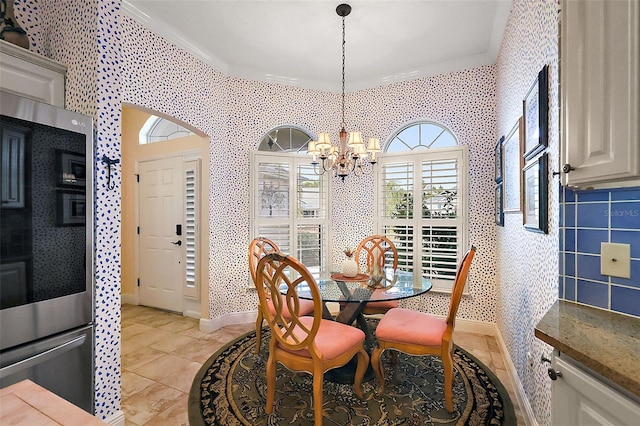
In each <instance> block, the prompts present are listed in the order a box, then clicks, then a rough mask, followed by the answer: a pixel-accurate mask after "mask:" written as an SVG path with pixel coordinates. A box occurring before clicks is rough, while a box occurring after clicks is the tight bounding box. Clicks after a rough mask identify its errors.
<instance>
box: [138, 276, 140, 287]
mask: <svg viewBox="0 0 640 426" xmlns="http://www.w3.org/2000/svg"><path fill="white" fill-rule="evenodd" d="M138 287H140V278H138Z"/></svg>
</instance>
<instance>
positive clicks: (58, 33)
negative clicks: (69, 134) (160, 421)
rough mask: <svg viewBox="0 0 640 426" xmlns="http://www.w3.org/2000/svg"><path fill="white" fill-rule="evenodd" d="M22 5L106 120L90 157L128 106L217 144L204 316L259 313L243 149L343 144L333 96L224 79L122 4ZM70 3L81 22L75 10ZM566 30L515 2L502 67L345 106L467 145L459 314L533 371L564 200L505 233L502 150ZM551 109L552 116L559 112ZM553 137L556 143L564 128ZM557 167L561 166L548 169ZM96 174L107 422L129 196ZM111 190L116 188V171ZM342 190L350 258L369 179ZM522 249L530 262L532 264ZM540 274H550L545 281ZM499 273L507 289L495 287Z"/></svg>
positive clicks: (111, 151)
mask: <svg viewBox="0 0 640 426" xmlns="http://www.w3.org/2000/svg"><path fill="white" fill-rule="evenodd" d="M16 3H17V10H18V11H19V14H22V17H23V18H24V17H27V16H28V17H29V20H28V22H29V25H27V26H25V28H26V29H27V31H30V32H31V33H33V35H31V33H30V37H31V39H32V49H33V50H35V51H37V52H39V53H42V54H44V55H46V56H50V57H52V58H53V59H57V60H59V61H61V62H63V63H65V64H67V66H68V67H69V79H68V82H67V85H68V88H67V89H68V90H67V106H68V107H69V108H70V109H74V110H76V111H79V112H84V113H86V114H91V115H93V116H94V117H95V118H96V123H97V128H98V139H97V147H96V158H100V157H101V156H102V154H107V155H109V156H111V157H113V158H119V156H120V146H119V144H120V142H119V134H120V105H121V102H130V103H132V104H135V105H140V106H143V107H145V108H149V109H152V110H156V111H159V112H162V113H165V114H168V115H170V116H173V117H176V118H178V119H179V120H182V121H184V122H187V123H189V124H191V125H193V126H194V127H196V128H198V129H200V130H202V131H203V132H205V133H207V134H209V135H210V136H211V164H210V167H209V174H210V181H211V187H210V197H211V198H210V216H209V224H210V234H211V235H210V237H211V238H210V239H211V247H210V253H209V258H210V264H209V269H210V282H209V293H210V306H209V317H210V318H216V317H219V316H222V315H224V314H227V313H232V312H244V311H250V310H253V309H254V308H255V295H253V294H251V293H246V292H245V291H244V288H245V287H246V285H247V283H248V273H247V270H246V265H245V262H246V260H245V257H246V245H247V243H248V241H249V226H248V220H249V199H248V189H247V188H248V182H249V176H248V173H247V167H248V164H249V151H250V150H252V149H255V148H256V147H257V145H258V143H259V141H260V139H261V137H262V135H263V134H264V133H265V132H266V131H268V130H270V129H271V128H273V127H276V126H278V125H285V124H291V125H296V126H300V127H302V128H304V129H308V130H310V131H311V132H312V133H317V132H319V131H321V130H325V129H327V130H328V131H332V132H333V133H332V137H334V138H337V131H338V126H339V124H340V123H339V106H340V103H339V96H338V95H336V94H330V93H323V92H319V91H313V90H305V89H300V88H293V87H287V86H282V85H277V84H270V83H263V82H256V81H247V80H242V79H235V78H229V77H226V76H224V75H222V74H221V73H219V72H218V71H216V70H214V69H212V68H211V67H209V66H207V65H205V64H204V63H202V62H200V61H199V60H197V59H195V58H193V57H192V56H190V55H189V54H187V53H185V52H183V51H180V50H179V49H177V48H176V47H175V46H173V45H171V44H170V43H167V42H166V41H164V40H163V39H161V38H159V37H157V36H156V35H154V34H152V33H151V32H150V31H148V30H146V29H145V28H143V27H141V26H140V25H139V24H137V23H136V22H134V21H132V20H130V19H128V18H127V17H122V16H120V14H119V7H120V2H119V1H117V0H115V1H103V0H93V1H87V2H77V1H71V0H65V1H61V2H47V4H46V5H42V4H40V3H42V2H38V1H37V0H26V1H17V2H16ZM70 5H72V6H73V10H74V13H67V12H66V9H65V8H66V7H69V6H70ZM20 22H27V20H25V19H21V20H20ZM556 25H557V23H556V11H555V3H553V2H541V1H535V2H534V1H532V0H528V1H525V0H516V1H515V2H514V5H513V11H512V14H511V18H510V21H509V25H508V27H507V33H506V35H505V40H504V42H503V46H502V50H501V53H500V58H499V61H498V64H497V66H485V67H480V68H476V69H471V70H465V71H461V72H456V73H451V74H446V75H439V76H434V77H431V78H425V79H420V80H414V81H410V82H402V83H396V84H393V85H390V86H384V87H379V88H374V89H370V90H364V91H359V92H354V93H350V94H348V96H347V124H348V126H349V127H351V128H358V129H359V130H361V131H362V132H363V133H364V134H365V135H376V136H378V137H380V138H381V139H382V140H386V139H388V138H389V137H390V136H391V135H392V134H393V132H394V131H395V130H397V129H398V128H400V127H402V126H403V125H405V124H407V123H410V122H413V121H416V120H419V119H429V120H433V121H436V122H438V123H441V124H443V125H445V126H447V127H448V128H449V129H451V130H452V131H453V133H454V134H455V135H456V136H457V137H458V139H459V140H460V141H461V143H463V144H466V145H467V146H468V147H469V158H470V168H471V170H470V179H469V181H470V199H469V214H470V224H471V228H470V237H471V242H472V243H474V244H475V245H476V246H477V247H478V256H476V260H475V262H474V265H473V267H472V270H471V275H470V289H471V295H470V296H469V297H467V298H465V300H463V302H462V305H461V307H460V311H459V315H460V316H461V317H462V318H468V319H474V320H483V321H497V322H498V324H499V326H500V328H501V331H502V333H503V335H504V336H505V340H506V343H507V345H508V348H509V350H510V353H511V356H512V357H513V359H514V363H515V364H516V366H517V368H518V370H519V371H520V372H526V371H527V368H526V366H525V359H526V352H527V351H529V350H530V351H533V352H534V353H535V355H536V356H539V355H540V354H541V353H542V352H543V350H544V351H546V348H541V347H539V345H538V346H536V342H535V339H534V338H533V326H534V325H535V322H536V321H537V319H538V318H539V317H540V316H541V315H542V314H543V313H544V311H545V310H546V308H547V307H548V306H549V305H550V304H551V303H552V302H553V300H554V299H555V298H556V297H557V294H558V289H557V255H556V254H555V253H557V241H558V240H557V235H558V234H557V226H556V224H557V218H558V212H557V204H558V203H557V200H558V194H557V188H556V189H554V188H553V187H554V185H551V186H552V190H551V193H550V197H551V203H550V204H551V206H552V207H551V212H550V224H551V226H550V229H551V231H550V234H549V235H548V236H545V235H540V234H533V233H528V232H525V231H524V230H523V229H522V227H521V226H520V224H519V223H518V220H519V218H518V217H517V216H516V215H508V217H507V219H506V226H505V227H504V228H499V229H498V230H497V231H496V226H495V225H494V223H493V202H492V200H493V185H492V177H493V146H494V144H495V141H496V140H497V137H498V136H499V135H501V134H504V133H506V132H508V130H509V129H510V128H511V127H512V126H513V124H514V123H515V120H516V119H517V118H518V117H519V116H520V107H521V103H520V102H521V99H522V97H523V96H524V93H525V92H526V90H527V89H528V87H529V86H530V84H531V82H532V80H533V78H534V77H535V75H536V73H537V72H538V70H539V68H541V66H542V65H543V64H545V63H548V64H550V65H551V76H552V77H551V81H552V98H554V91H555V90H556V87H557V60H556V59H555V58H556V57H557V52H556V48H555V30H556ZM120 48H121V51H120ZM177 58H179V62H177ZM120 67H121V69H120ZM496 94H497V95H496ZM551 110H552V114H551V115H552V117H556V116H557V104H555V102H552V105H551ZM553 111H556V113H553ZM551 133H552V134H555V133H557V120H556V119H555V118H554V120H553V122H552V124H551ZM557 146H558V141H557V138H555V137H552V139H551V141H550V148H549V150H550V152H552V153H555V152H557ZM220 152H222V153H224V156H221V155H219V154H218V153H220ZM552 157H554V155H552ZM556 166H557V165H556V164H555V160H552V166H551V167H556ZM96 172H97V175H98V176H97V186H98V191H97V200H96V203H97V205H96V220H97V235H96V256H97V266H96V275H97V283H96V304H97V306H96V324H97V327H96V361H97V364H96V379H97V381H96V387H97V390H96V407H97V413H98V416H102V417H107V416H110V415H113V414H114V413H116V412H117V411H118V410H119V407H120V357H119V355H120V354H119V351H120V335H119V326H120V317H119V307H120V300H119V297H120V294H119V292H120V286H119V275H120V268H119V263H120V258H119V242H120V237H119V232H120V230H119V189H116V190H115V191H106V190H105V188H104V183H105V182H104V181H105V174H104V169H103V168H102V167H101V165H100V164H98V163H97V162H96ZM115 183H116V187H117V188H118V187H119V183H120V176H119V171H116V176H115ZM332 184H333V187H334V191H333V203H332V215H333V218H334V222H335V223H336V226H335V228H334V229H333V230H332V231H333V241H334V242H335V246H336V247H339V248H341V247H342V246H343V245H345V243H348V244H351V245H353V244H354V243H355V242H356V241H357V240H358V239H359V238H360V236H361V235H365V234H367V233H370V232H371V231H373V229H374V226H375V225H374V222H373V219H372V218H371V216H372V211H373V206H372V204H371V200H372V192H373V183H372V180H371V178H367V177H364V178H360V179H353V180H348V181H347V182H345V184H342V183H341V182H340V181H338V180H336V181H334V182H332ZM338 185H340V186H338ZM496 232H497V233H498V235H497V237H498V246H497V247H496ZM335 250H336V251H339V249H335ZM515 253H529V254H531V255H529V256H526V258H523V257H522V256H518V255H516V254H515ZM336 256H338V254H336V253H334V257H336ZM497 259H500V260H501V266H500V268H498V267H497ZM334 262H336V261H334ZM223 265H224V267H223ZM541 265H546V266H545V268H544V270H542V268H541ZM549 265H551V266H550V267H549ZM496 276H497V279H499V282H500V286H499V287H498V291H497V292H496ZM496 299H497V303H496V302H495V301H496ZM447 304H448V297H446V296H440V295H436V294H430V295H427V296H425V297H424V298H423V299H421V300H416V301H413V302H410V305H412V306H414V307H417V308H420V309H424V310H429V311H430V312H433V313H436V314H444V313H445V312H446V309H447ZM539 373H540V372H539V371H536V374H535V375H534V376H533V377H526V374H525V373H521V377H520V378H521V380H522V381H523V383H524V384H525V389H526V390H527V393H528V395H529V397H530V398H531V401H532V404H533V405H534V411H535V412H536V413H538V416H539V420H540V421H541V422H542V423H545V422H548V412H549V401H548V397H547V396H546V395H547V394H548V388H547V383H548V380H546V379H545V378H544V377H542V374H539Z"/></svg>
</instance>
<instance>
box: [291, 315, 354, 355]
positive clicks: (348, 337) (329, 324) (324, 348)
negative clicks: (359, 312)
mask: <svg viewBox="0 0 640 426" xmlns="http://www.w3.org/2000/svg"><path fill="white" fill-rule="evenodd" d="M300 323H302V324H303V325H304V326H305V327H308V328H311V326H312V324H313V317H302V318H300ZM297 331H298V332H297V333H295V334H296V335H297V336H299V338H300V340H302V339H304V337H305V336H306V334H305V333H304V332H303V331H302V330H300V329H299V328H298V329H297ZM314 341H315V344H316V348H318V352H319V353H320V358H321V359H322V360H323V361H329V360H332V359H334V358H337V357H338V356H340V355H342V354H344V353H345V352H349V351H351V350H352V349H353V348H355V347H356V346H358V345H361V344H362V342H364V332H363V331H362V330H360V329H359V328H356V327H352V326H350V325H346V324H342V323H340V322H336V321H332V320H326V319H323V320H321V323H320V328H319V329H318V334H316V338H315V340H314ZM281 347H282V345H281ZM283 349H285V350H287V349H286V348H284V347H283ZM289 352H291V353H294V354H297V355H301V356H304V357H307V358H311V354H310V353H309V351H308V350H307V349H302V350H299V351H289Z"/></svg>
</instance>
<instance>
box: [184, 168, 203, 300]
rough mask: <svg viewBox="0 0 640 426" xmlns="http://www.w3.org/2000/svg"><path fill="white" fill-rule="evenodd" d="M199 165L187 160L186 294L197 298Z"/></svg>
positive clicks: (185, 215)
mask: <svg viewBox="0 0 640 426" xmlns="http://www.w3.org/2000/svg"><path fill="white" fill-rule="evenodd" d="M198 166H199V160H195V161H187V162H185V192H184V193H185V214H184V218H185V229H184V230H183V232H184V240H185V271H186V289H185V296H188V297H195V298H197V297H198V295H199V291H198V266H199V265H198V256H197V253H198V243H199V241H198V208H199V206H198V179H199V178H198V169H199V168H198Z"/></svg>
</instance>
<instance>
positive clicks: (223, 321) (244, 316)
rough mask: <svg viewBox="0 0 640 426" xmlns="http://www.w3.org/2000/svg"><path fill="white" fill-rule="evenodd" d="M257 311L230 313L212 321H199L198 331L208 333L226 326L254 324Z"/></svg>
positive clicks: (203, 319)
mask: <svg viewBox="0 0 640 426" xmlns="http://www.w3.org/2000/svg"><path fill="white" fill-rule="evenodd" d="M256 318H258V311H248V312H232V313H229V314H225V315H223V316H221V317H218V318H213V319H206V318H201V319H200V331H202V332H205V333H210V332H212V331H216V330H218V329H220V328H222V327H224V326H227V325H235V324H249V323H255V322H256Z"/></svg>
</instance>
